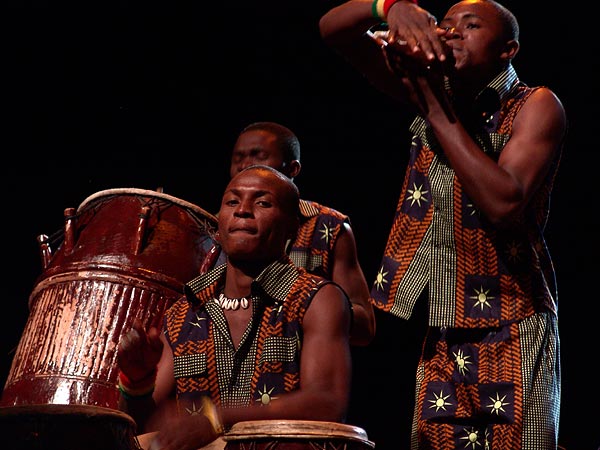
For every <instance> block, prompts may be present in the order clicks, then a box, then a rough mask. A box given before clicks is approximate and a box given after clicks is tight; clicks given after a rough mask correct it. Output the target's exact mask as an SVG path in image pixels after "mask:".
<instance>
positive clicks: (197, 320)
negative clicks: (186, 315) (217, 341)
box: [189, 313, 206, 328]
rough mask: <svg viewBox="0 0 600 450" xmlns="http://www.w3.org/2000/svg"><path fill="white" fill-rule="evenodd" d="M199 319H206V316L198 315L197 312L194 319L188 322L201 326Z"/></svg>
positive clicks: (194, 325)
mask: <svg viewBox="0 0 600 450" xmlns="http://www.w3.org/2000/svg"><path fill="white" fill-rule="evenodd" d="M201 321H206V317H200V316H199V315H198V313H196V320H193V321H190V322H189V324H190V325H191V326H193V327H198V328H202V323H200V322H201Z"/></svg>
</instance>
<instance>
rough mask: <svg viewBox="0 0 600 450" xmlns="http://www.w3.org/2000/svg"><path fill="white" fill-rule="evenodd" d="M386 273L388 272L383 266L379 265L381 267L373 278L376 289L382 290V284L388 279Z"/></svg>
mask: <svg viewBox="0 0 600 450" xmlns="http://www.w3.org/2000/svg"><path fill="white" fill-rule="evenodd" d="M387 274H388V272H384V271H383V266H381V268H380V269H379V271H378V272H377V277H376V278H375V287H376V288H377V290H378V291H383V285H384V284H386V283H387V282H388V280H387V279H386V278H385V277H386V276H387Z"/></svg>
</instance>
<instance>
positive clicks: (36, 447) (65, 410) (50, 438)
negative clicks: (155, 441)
mask: <svg viewBox="0 0 600 450" xmlns="http://www.w3.org/2000/svg"><path fill="white" fill-rule="evenodd" d="M135 430H136V426H135V422H134V420H133V419H132V418H131V417H130V416H129V415H127V414H125V413H123V412H121V411H115V410H112V409H106V408H100V407H96V406H87V405H34V406H11V407H0V433H1V434H2V443H3V446H2V448H3V449H7V450H41V449H60V450H82V449H85V450H109V449H110V450H139V449H140V447H139V444H138V442H137V439H136V436H135Z"/></svg>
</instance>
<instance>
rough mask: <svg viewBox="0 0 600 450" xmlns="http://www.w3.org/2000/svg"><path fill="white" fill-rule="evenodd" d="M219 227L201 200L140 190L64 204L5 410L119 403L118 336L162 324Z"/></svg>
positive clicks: (45, 248) (31, 300)
mask: <svg viewBox="0 0 600 450" xmlns="http://www.w3.org/2000/svg"><path fill="white" fill-rule="evenodd" d="M215 231H216V218H215V217H214V216H213V215H211V214H209V213H207V212H206V211H204V210H202V209H201V208H199V207H198V206H195V205H193V204H191V203H188V202H185V201H183V200H180V199H177V198H175V197H172V196H169V195H166V194H163V193H162V192H155V191H148V190H142V189H110V190H106V191H101V192H98V193H96V194H94V195H92V196H90V197H88V198H87V199H86V200H85V201H84V202H83V203H82V204H81V205H80V206H79V208H78V209H77V210H75V209H74V208H68V209H67V210H65V228H64V233H63V234H64V235H63V239H62V242H61V243H60V245H59V246H58V250H57V251H56V252H55V253H54V254H52V252H51V249H49V246H48V245H47V243H46V242H44V243H43V244H42V260H43V263H44V271H43V272H42V274H41V275H40V276H39V277H38V279H37V280H36V284H35V286H34V289H33V291H32V293H31V295H30V297H29V316H28V319H27V322H26V324H25V328H24V331H23V334H22V336H21V339H20V341H19V345H18V347H17V350H16V353H15V355H14V358H13V361H12V366H11V370H10V372H9V375H8V378H7V381H6V384H5V388H4V391H3V393H2V399H1V401H0V406H18V405H40V404H42V405H43V404H60V405H73V404H74V405H92V406H97V407H102V408H113V409H118V398H119V392H118V389H117V374H118V369H117V365H116V349H117V345H118V343H119V339H120V337H121V335H122V333H123V332H124V331H126V330H128V329H129V328H130V327H131V325H132V323H133V321H134V319H136V318H137V319H140V320H141V321H142V323H143V324H144V325H145V327H146V328H148V327H149V326H156V327H159V328H160V327H161V326H162V318H163V314H164V312H165V311H166V309H167V308H168V307H169V306H170V305H171V304H172V303H173V302H174V301H175V300H176V299H177V298H179V296H181V294H182V292H183V284H184V283H185V282H187V281H189V280H191V279H192V278H194V277H195V276H197V275H198V274H199V273H200V268H201V265H202V262H203V260H204V258H205V256H206V254H207V252H208V249H209V248H210V247H211V246H212V244H213V242H214V241H213V235H214V232H215Z"/></svg>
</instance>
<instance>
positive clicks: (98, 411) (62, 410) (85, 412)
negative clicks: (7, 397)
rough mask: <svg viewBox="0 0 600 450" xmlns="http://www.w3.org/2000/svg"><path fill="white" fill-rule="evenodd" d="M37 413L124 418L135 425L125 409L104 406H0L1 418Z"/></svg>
mask: <svg viewBox="0 0 600 450" xmlns="http://www.w3.org/2000/svg"><path fill="white" fill-rule="evenodd" d="M22 415H35V416H39V417H44V416H46V415H47V416H51V417H59V416H64V417H86V418H92V417H96V418H106V417H113V418H118V419H121V420H124V421H125V422H128V423H129V424H130V425H134V426H135V421H134V419H133V417H131V416H130V415H129V414H127V413H125V412H124V411H121V410H117V409H112V408H106V407H104V406H95V405H84V404H76V403H70V404H58V403H35V404H28V405H12V406H11V405H7V406H4V405H3V406H0V419H1V418H3V417H4V418H8V417H13V416H22Z"/></svg>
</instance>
